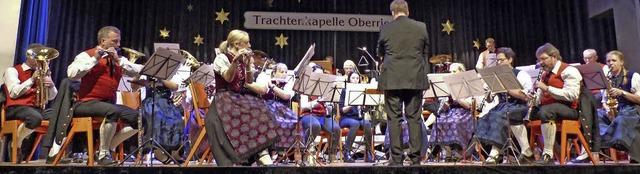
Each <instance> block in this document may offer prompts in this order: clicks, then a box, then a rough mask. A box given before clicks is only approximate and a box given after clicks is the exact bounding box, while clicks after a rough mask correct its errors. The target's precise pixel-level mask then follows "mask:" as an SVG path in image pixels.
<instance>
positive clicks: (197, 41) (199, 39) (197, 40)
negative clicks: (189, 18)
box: [193, 34, 204, 46]
mask: <svg viewBox="0 0 640 174" xmlns="http://www.w3.org/2000/svg"><path fill="white" fill-rule="evenodd" d="M203 40H204V38H202V37H200V34H198V36H196V37H193V43H194V44H196V45H198V46H200V44H204V42H203Z"/></svg>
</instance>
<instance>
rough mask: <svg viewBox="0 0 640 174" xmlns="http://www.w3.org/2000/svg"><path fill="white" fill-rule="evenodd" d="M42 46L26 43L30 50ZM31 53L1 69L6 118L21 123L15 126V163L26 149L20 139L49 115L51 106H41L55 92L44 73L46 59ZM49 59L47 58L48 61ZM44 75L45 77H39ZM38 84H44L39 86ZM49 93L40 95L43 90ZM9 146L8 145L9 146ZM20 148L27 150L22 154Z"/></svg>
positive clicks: (20, 159) (21, 158)
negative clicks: (5, 68) (24, 59)
mask: <svg viewBox="0 0 640 174" xmlns="http://www.w3.org/2000/svg"><path fill="white" fill-rule="evenodd" d="M38 47H44V46H43V45H40V44H31V45H29V50H31V49H34V48H38ZM38 61H43V60H36V58H35V57H33V56H27V60H26V61H25V62H24V63H22V64H18V65H16V66H13V67H9V68H7V70H5V72H4V82H5V89H2V90H4V92H5V93H6V95H7V101H6V106H5V107H6V120H21V121H22V123H21V124H20V125H19V127H18V135H17V136H18V140H17V148H18V154H17V157H18V159H17V163H21V162H22V160H23V157H24V154H26V152H30V151H29V150H27V149H21V148H20V147H21V146H22V141H23V140H24V139H25V138H26V137H27V136H29V135H31V133H33V131H34V129H35V128H37V127H38V126H40V123H41V122H42V120H43V119H48V118H49V117H50V112H51V109H46V110H45V109H44V106H45V105H46V103H47V102H48V101H49V100H53V99H54V98H55V97H56V94H57V93H58V90H57V89H56V86H55V85H54V84H53V81H52V80H51V76H49V75H48V74H46V72H39V71H47V69H48V67H41V66H48V65H47V64H48V62H38ZM47 61H48V60H47ZM42 75H46V76H42ZM40 87H44V88H43V89H40ZM45 92H46V93H48V94H47V95H46V96H42V95H40V94H42V93H45ZM10 147H11V145H10ZM22 150H26V151H25V153H23V152H22Z"/></svg>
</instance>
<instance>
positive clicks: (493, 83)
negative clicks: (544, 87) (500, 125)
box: [478, 65, 523, 165]
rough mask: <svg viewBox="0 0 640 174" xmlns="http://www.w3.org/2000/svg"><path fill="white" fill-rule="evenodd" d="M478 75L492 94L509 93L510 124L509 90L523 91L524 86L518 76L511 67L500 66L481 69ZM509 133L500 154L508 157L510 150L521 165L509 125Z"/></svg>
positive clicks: (507, 98)
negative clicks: (503, 153)
mask: <svg viewBox="0 0 640 174" xmlns="http://www.w3.org/2000/svg"><path fill="white" fill-rule="evenodd" d="M478 73H479V74H480V75H481V76H482V79H483V80H484V81H485V82H486V83H487V85H488V86H489V89H490V90H491V91H490V92H492V93H495V94H497V93H507V94H504V95H505V96H506V97H505V104H506V107H507V108H506V113H505V115H506V118H507V122H508V121H509V104H510V103H509V94H508V92H509V90H522V89H523V87H522V85H521V84H520V82H519V81H518V79H517V78H516V75H515V74H514V73H513V70H512V68H511V67H510V66H509V65H499V66H495V67H489V68H484V69H479V70H478ZM507 133H508V137H507V140H506V142H505V144H504V145H503V146H502V149H500V152H505V151H506V154H507V155H508V154H509V150H510V151H511V154H513V156H514V157H515V160H516V163H518V165H520V160H519V159H518V158H519V157H520V155H521V154H520V151H519V150H518V148H517V147H516V145H515V143H514V142H513V139H512V138H511V135H512V133H511V128H509V126H508V125H507ZM517 154H520V155H517ZM507 159H509V158H507Z"/></svg>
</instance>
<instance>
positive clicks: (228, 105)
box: [205, 30, 278, 166]
mask: <svg viewBox="0 0 640 174" xmlns="http://www.w3.org/2000/svg"><path fill="white" fill-rule="evenodd" d="M250 48H251V43H250V42H249V34H248V33H247V32H245V31H242V30H233V31H231V32H230V33H229V36H228V37H227V40H226V41H224V42H222V43H221V44H220V50H221V51H222V54H219V55H217V57H216V58H215V60H214V62H213V70H214V72H215V83H216V94H215V97H214V99H213V101H212V102H211V106H210V108H209V113H208V114H207V117H205V128H206V129H207V134H208V138H209V144H210V147H211V151H212V152H213V157H214V158H215V160H216V163H217V164H218V166H232V165H233V164H239V163H241V162H246V161H247V160H249V159H250V158H252V157H255V155H256V154H258V155H259V159H258V165H271V164H272V161H271V157H270V156H269V153H268V152H267V150H266V149H267V148H268V147H270V146H272V145H273V144H275V143H276V142H278V134H277V133H276V130H275V127H276V126H275V123H274V122H273V120H272V119H271V118H272V116H271V115H272V113H271V112H269V109H268V108H269V107H268V106H267V104H266V103H265V101H264V100H263V99H262V98H261V97H260V95H263V94H265V93H266V92H267V89H268V88H267V83H268V82H264V81H261V80H258V81H254V76H253V71H252V70H251V64H253V56H252V55H251V54H252V52H251V50H250Z"/></svg>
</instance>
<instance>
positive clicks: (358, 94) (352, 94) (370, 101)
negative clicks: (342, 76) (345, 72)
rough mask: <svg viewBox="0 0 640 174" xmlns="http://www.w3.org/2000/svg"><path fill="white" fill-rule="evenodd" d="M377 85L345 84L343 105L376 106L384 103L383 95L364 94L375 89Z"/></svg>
mask: <svg viewBox="0 0 640 174" xmlns="http://www.w3.org/2000/svg"><path fill="white" fill-rule="evenodd" d="M377 88H378V84H353V83H348V84H347V90H346V92H347V93H346V96H345V102H346V103H345V104H346V105H349V106H377V105H381V104H383V103H384V95H383V94H366V93H365V91H366V90H367V89H377Z"/></svg>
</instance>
